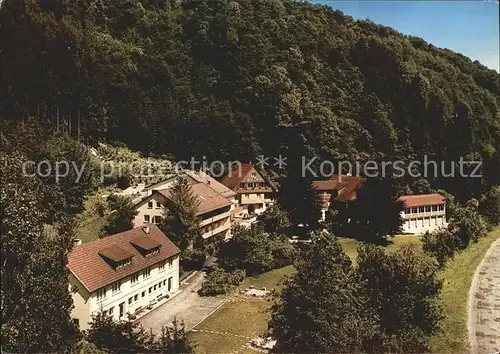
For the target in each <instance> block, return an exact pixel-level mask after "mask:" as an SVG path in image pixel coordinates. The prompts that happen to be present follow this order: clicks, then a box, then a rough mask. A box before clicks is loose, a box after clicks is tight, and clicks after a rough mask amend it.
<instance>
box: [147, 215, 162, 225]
mask: <svg viewBox="0 0 500 354" xmlns="http://www.w3.org/2000/svg"><path fill="white" fill-rule="evenodd" d="M144 222H145V223H150V222H151V217H150V216H149V215H147V214H145V215H144ZM160 223H161V216H160V215H153V224H155V225H158V224H160Z"/></svg>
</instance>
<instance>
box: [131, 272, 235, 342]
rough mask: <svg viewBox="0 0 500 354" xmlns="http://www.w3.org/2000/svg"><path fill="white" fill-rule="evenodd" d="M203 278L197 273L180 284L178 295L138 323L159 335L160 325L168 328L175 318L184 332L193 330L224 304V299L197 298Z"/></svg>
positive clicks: (200, 273)
mask: <svg viewBox="0 0 500 354" xmlns="http://www.w3.org/2000/svg"><path fill="white" fill-rule="evenodd" d="M204 276H205V275H204V273H203V272H198V273H197V274H196V275H194V276H193V277H191V278H190V279H189V280H187V282H184V283H182V284H181V286H180V289H181V292H180V293H179V294H178V295H176V296H175V297H173V298H172V299H171V300H169V301H167V302H166V303H164V304H163V305H161V306H160V307H158V308H156V309H154V310H153V311H151V312H149V313H148V314H146V315H144V317H141V318H140V319H139V320H138V321H139V323H140V324H142V326H143V327H144V328H145V329H147V330H148V329H149V328H152V329H153V332H155V333H159V332H160V331H161V327H162V325H163V326H169V325H171V324H172V321H173V320H174V318H177V320H179V321H184V323H185V325H186V331H190V330H191V329H193V327H195V326H196V325H197V324H198V323H200V322H201V321H203V320H204V319H205V318H206V317H208V316H209V315H210V314H211V313H212V312H214V311H215V310H216V309H218V308H219V307H220V306H221V305H222V304H223V303H225V302H226V300H224V299H218V298H214V297H200V296H198V293H197V291H198V289H200V288H201V284H202V282H203V278H204Z"/></svg>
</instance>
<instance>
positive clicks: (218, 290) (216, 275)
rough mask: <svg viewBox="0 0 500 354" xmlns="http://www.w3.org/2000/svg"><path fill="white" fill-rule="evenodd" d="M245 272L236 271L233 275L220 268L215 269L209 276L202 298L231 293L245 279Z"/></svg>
mask: <svg viewBox="0 0 500 354" xmlns="http://www.w3.org/2000/svg"><path fill="white" fill-rule="evenodd" d="M245 276H246V274H245V272H244V271H243V270H235V271H234V272H232V273H229V272H226V271H224V269H222V268H220V267H214V268H213V270H212V271H211V272H210V273H209V274H208V275H207V277H206V278H205V280H204V281H203V284H202V286H201V289H200V290H198V294H199V295H200V296H216V295H223V294H227V293H229V292H230V291H231V290H232V289H233V287H234V286H236V285H239V284H240V283H241V282H242V281H243V280H244V279H245Z"/></svg>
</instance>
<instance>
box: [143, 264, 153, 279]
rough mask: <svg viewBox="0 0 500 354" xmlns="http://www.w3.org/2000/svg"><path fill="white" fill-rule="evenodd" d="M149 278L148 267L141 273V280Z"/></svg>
mask: <svg viewBox="0 0 500 354" xmlns="http://www.w3.org/2000/svg"><path fill="white" fill-rule="evenodd" d="M150 276H151V267H148V268H146V269H144V270H143V271H142V279H146V278H149V277H150Z"/></svg>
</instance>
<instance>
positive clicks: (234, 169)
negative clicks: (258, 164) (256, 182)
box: [220, 163, 260, 190]
mask: <svg viewBox="0 0 500 354" xmlns="http://www.w3.org/2000/svg"><path fill="white" fill-rule="evenodd" d="M252 171H255V168H254V166H253V165H252V164H248V163H235V164H234V165H233V166H231V169H230V170H229V172H228V173H227V174H226V175H225V176H224V177H223V178H222V179H221V181H220V182H221V183H222V184H223V185H225V186H226V187H227V188H229V189H232V190H234V189H235V188H236V187H238V185H239V184H240V183H241V182H242V181H243V180H244V179H245V178H246V177H247V176H248V175H249V174H250V173H251V172H252ZM255 172H257V171H255ZM257 173H258V172H257ZM259 175H260V173H259Z"/></svg>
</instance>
